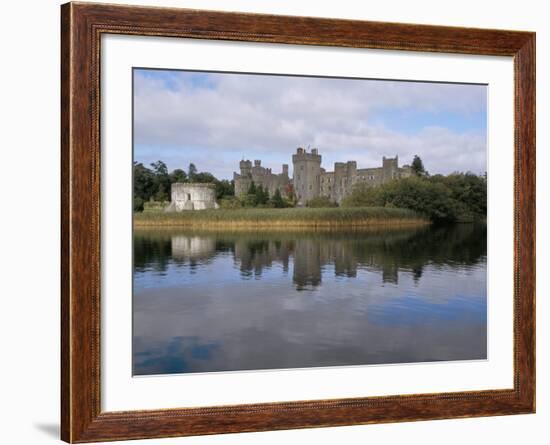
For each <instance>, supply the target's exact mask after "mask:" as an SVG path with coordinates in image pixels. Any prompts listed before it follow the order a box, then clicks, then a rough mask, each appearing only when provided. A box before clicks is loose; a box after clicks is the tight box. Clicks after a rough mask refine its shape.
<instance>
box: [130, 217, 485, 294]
mask: <svg viewBox="0 0 550 445" xmlns="http://www.w3.org/2000/svg"><path fill="white" fill-rule="evenodd" d="M480 241H481V242H480ZM134 244H135V245H134V248H135V250H136V252H135V253H136V255H135V261H136V264H135V266H136V271H137V272H139V271H140V270H141V271H145V270H147V269H150V268H158V269H159V270H160V271H162V269H163V268H166V267H168V264H169V263H170V264H174V265H177V266H182V267H183V266H187V267H189V268H190V270H191V271H193V270H194V269H197V268H198V267H200V266H201V265H204V264H208V263H209V262H211V261H213V260H214V258H215V257H216V256H217V255H220V254H225V255H232V257H233V261H234V265H235V268H238V269H239V271H240V274H241V278H251V279H252V278H260V277H261V276H262V273H264V271H265V270H266V269H268V270H271V269H273V267H274V266H275V265H277V266H279V267H280V268H281V269H282V271H283V272H284V273H285V274H290V273H292V280H293V283H294V285H295V288H296V289H297V290H307V289H315V288H316V287H318V286H320V285H321V284H322V281H323V274H327V273H330V274H334V275H335V276H336V277H346V278H354V277H356V276H357V271H358V269H367V270H371V271H373V272H378V275H379V276H381V280H382V283H392V284H398V281H399V273H400V272H401V273H408V274H411V275H412V277H413V279H414V281H415V282H418V280H420V279H421V277H422V272H423V268H424V267H425V266H426V265H427V264H431V265H435V266H437V265H440V266H441V265H445V264H450V265H452V266H453V267H456V266H463V267H468V266H469V265H473V264H476V263H477V262H478V261H479V260H480V259H481V258H482V257H484V256H485V254H486V229H485V227H478V226H475V225H471V224H468V225H457V226H455V227H453V228H452V230H450V229H449V228H448V227H445V228H441V230H440V231H439V232H438V229H437V228H435V229H434V228H430V229H429V230H428V229H395V230H390V231H388V230H385V231H380V232H377V231H370V232H364V231H362V232H353V231H352V232H350V231H347V232H332V231H331V232H269V233H265V232H261V233H259V232H258V233H256V232H206V233H205V232H202V233H201V232H173V233H162V232H161V233H159V232H156V233H155V235H154V236H150V234H148V233H144V234H143V236H140V232H137V233H136V236H135V240H134ZM167 259H170V260H169V261H167Z"/></svg>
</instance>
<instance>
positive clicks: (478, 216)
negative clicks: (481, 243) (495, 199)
mask: <svg viewBox="0 0 550 445" xmlns="http://www.w3.org/2000/svg"><path fill="white" fill-rule="evenodd" d="M342 206H343V207H371V206H379V207H400V208H405V209H410V210H414V211H416V212H419V213H423V214H425V215H426V216H428V217H430V218H431V219H432V220H433V221H448V222H452V221H475V220H484V219H485V218H486V217H487V183H486V181H485V180H484V178H483V177H481V176H476V175H474V174H472V173H453V174H451V175H449V176H443V175H435V176H431V177H417V176H412V177H410V178H405V179H396V180H394V181H391V182H388V183H386V184H382V185H379V186H377V187H371V186H367V185H364V184H360V185H357V186H356V187H355V188H354V189H353V192H352V194H351V195H350V196H348V197H346V198H345V199H344V200H343V202H342Z"/></svg>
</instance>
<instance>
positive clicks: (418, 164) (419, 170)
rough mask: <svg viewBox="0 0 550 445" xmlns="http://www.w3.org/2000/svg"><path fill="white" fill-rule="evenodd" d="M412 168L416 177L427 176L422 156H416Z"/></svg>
mask: <svg viewBox="0 0 550 445" xmlns="http://www.w3.org/2000/svg"><path fill="white" fill-rule="evenodd" d="M411 168H412V171H413V173H414V174H415V175H416V176H426V174H427V172H426V170H425V169H424V163H423V162H422V159H420V156H418V155H414V159H413V161H412V164H411Z"/></svg>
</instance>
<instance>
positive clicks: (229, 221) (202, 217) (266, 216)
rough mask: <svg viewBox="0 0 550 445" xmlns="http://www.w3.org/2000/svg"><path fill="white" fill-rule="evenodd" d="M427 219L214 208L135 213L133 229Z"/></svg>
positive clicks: (365, 211) (407, 214) (360, 211)
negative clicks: (175, 211) (178, 211)
mask: <svg viewBox="0 0 550 445" xmlns="http://www.w3.org/2000/svg"><path fill="white" fill-rule="evenodd" d="M425 224H429V220H428V218H425V217H423V216H422V215H419V214H418V213H415V212H413V211H411V210H407V209H398V208H386V207H353V208H287V209H271V208H270V209H258V208H243V209H231V210H224V209H217V210H197V211H183V212H180V213H165V212H158V213H153V212H151V213H135V214H134V225H135V226H136V227H154V226H173V227H195V228H204V229H207V228H231V229H239V228H243V229H250V228H260V227H261V228H270V229H285V228H300V227H304V228H305V227H312V228H332V227H333V228H337V227H350V228H351V227H366V226H385V225H392V226H395V225H398V226H405V225H425Z"/></svg>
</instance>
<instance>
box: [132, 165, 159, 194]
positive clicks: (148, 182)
mask: <svg viewBox="0 0 550 445" xmlns="http://www.w3.org/2000/svg"><path fill="white" fill-rule="evenodd" d="M155 191H156V187H155V175H154V173H153V172H152V171H151V170H150V169H148V168H147V167H145V166H144V165H143V164H142V163H140V162H136V161H134V197H135V198H139V199H141V200H142V201H148V200H149V198H150V197H151V196H152V195H153V194H154V193H155Z"/></svg>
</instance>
